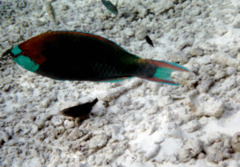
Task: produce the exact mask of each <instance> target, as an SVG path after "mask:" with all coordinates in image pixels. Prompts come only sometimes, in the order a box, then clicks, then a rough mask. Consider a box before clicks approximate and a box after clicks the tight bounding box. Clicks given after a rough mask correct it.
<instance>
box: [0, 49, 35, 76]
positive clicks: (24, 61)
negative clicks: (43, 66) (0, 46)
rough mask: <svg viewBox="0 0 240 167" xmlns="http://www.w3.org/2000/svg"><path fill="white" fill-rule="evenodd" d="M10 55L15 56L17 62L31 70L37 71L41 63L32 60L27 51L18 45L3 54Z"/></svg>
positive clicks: (14, 59)
mask: <svg viewBox="0 0 240 167" xmlns="http://www.w3.org/2000/svg"><path fill="white" fill-rule="evenodd" d="M8 55H10V56H11V57H12V58H13V61H14V62H15V63H17V64H18V65H20V66H22V67H23V68H25V69H27V70H29V71H32V72H35V71H37V70H38V68H39V64H37V63H36V62H35V61H34V60H32V59H31V58H30V57H29V56H28V55H27V53H26V52H23V51H22V50H21V49H20V48H19V46H18V45H17V46H15V47H13V48H11V49H9V50H7V51H6V52H4V53H3V56H8Z"/></svg>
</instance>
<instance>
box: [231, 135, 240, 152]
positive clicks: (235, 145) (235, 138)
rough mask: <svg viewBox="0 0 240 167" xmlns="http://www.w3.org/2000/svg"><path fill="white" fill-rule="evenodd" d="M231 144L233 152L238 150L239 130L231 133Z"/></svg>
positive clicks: (239, 150)
mask: <svg viewBox="0 0 240 167" xmlns="http://www.w3.org/2000/svg"><path fill="white" fill-rule="evenodd" d="M231 145H232V148H233V150H234V152H240V132H237V133H235V134H234V135H233V137H232V140H231Z"/></svg>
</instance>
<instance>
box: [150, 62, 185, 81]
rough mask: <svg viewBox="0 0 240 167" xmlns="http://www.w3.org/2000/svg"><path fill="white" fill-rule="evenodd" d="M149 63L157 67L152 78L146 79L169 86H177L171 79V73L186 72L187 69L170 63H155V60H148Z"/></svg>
mask: <svg viewBox="0 0 240 167" xmlns="http://www.w3.org/2000/svg"><path fill="white" fill-rule="evenodd" d="M149 62H150V63H152V64H154V65H155V66H157V69H156V71H155V73H154V75H153V77H152V78H146V79H147V80H151V81H155V82H161V83H164V84H169V85H179V84H177V83H175V82H173V80H172V79H171V73H172V72H173V71H188V69H187V68H185V67H183V66H181V65H179V64H177V63H172V62H166V61H156V60H149Z"/></svg>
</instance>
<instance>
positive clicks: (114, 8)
mask: <svg viewBox="0 0 240 167" xmlns="http://www.w3.org/2000/svg"><path fill="white" fill-rule="evenodd" d="M102 3H103V5H104V6H105V7H106V8H107V9H108V10H109V11H110V12H111V13H113V14H115V15H118V9H117V4H118V1H117V4H116V5H113V4H112V3H111V2H110V1H108V0H102Z"/></svg>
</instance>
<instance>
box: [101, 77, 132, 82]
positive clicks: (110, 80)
mask: <svg viewBox="0 0 240 167" xmlns="http://www.w3.org/2000/svg"><path fill="white" fill-rule="evenodd" d="M130 78H132V77H122V78H116V79H109V80H105V81H102V82H111V83H115V82H121V81H123V80H125V79H130Z"/></svg>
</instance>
